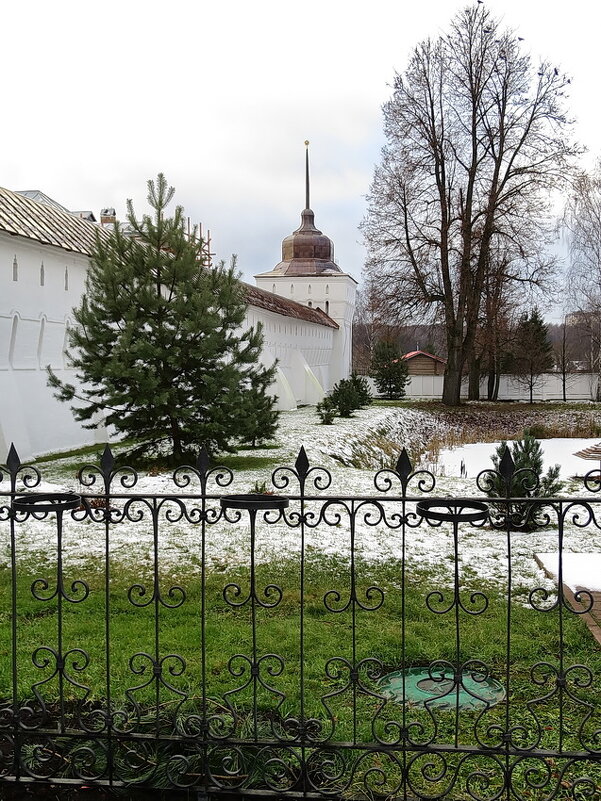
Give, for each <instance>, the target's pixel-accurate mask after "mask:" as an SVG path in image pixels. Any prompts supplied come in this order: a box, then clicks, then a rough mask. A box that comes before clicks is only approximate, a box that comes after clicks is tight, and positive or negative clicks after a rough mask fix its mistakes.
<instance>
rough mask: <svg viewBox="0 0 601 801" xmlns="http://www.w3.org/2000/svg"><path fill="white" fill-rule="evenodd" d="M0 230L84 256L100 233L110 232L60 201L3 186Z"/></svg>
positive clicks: (0, 196)
mask: <svg viewBox="0 0 601 801" xmlns="http://www.w3.org/2000/svg"><path fill="white" fill-rule="evenodd" d="M0 231H5V232H6V233H8V234H12V235H13V236H22V237H24V238H25V239H33V240H35V241H36V242H41V243H42V244H43V245H53V246H54V247H57V248H62V249H63V250H69V251H72V252H74V253H81V254H83V255H84V256H89V255H90V254H91V252H92V249H93V248H94V245H95V244H96V237H97V236H107V232H106V231H104V229H103V228H101V227H100V226H99V225H96V224H95V223H92V222H88V221H87V220H84V219H82V218H81V217H74V216H73V215H72V214H70V213H69V212H68V211H63V210H62V209H60V208H59V207H58V204H56V205H54V204H53V205H51V204H49V203H40V202H38V201H35V200H32V199H31V198H30V197H27V196H25V195H21V194H19V193H18V192H11V191H10V189H4V188H2V187H0Z"/></svg>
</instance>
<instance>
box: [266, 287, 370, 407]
mask: <svg viewBox="0 0 601 801" xmlns="http://www.w3.org/2000/svg"><path fill="white" fill-rule="evenodd" d="M255 280H256V283H257V286H258V287H259V288H260V289H265V290H267V291H268V292H273V293H274V294H277V295H281V296H282V297H284V298H288V299H289V300H294V301H296V302H297V303H302V304H303V306H311V307H313V308H320V309H321V310H322V311H324V312H325V313H326V314H327V315H329V316H330V317H331V318H332V319H333V320H334V321H335V322H336V323H337V324H338V330H333V332H332V333H333V337H332V345H331V347H332V353H331V356H330V358H329V368H328V374H327V376H326V375H324V376H323V381H322V387H323V389H324V391H325V392H329V391H330V390H331V389H332V387H333V386H334V384H335V383H336V382H337V381H340V379H341V378H348V376H349V375H350V373H351V370H352V330H353V329H352V327H353V315H354V312H355V295H356V292H357V282H356V281H355V280H354V278H352V277H351V276H349V275H346V274H345V273H340V274H335V273H332V274H323V275H319V276H304V275H295V276H290V275H281V276H279V275H275V276H274V275H269V276H267V275H265V276H263V275H257V276H255ZM310 402H311V403H312V402H313V401H310Z"/></svg>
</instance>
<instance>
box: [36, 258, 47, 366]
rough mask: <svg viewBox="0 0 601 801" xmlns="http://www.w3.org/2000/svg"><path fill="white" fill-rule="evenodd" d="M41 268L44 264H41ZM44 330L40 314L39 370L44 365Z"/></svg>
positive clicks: (43, 320) (44, 320) (43, 321)
mask: <svg viewBox="0 0 601 801" xmlns="http://www.w3.org/2000/svg"><path fill="white" fill-rule="evenodd" d="M42 267H44V264H43V263H42ZM45 330H46V315H45V314H42V316H41V317H40V333H39V336H38V367H39V369H40V370H43V369H44V367H45V364H44V362H43V359H42V356H43V353H44V332H45Z"/></svg>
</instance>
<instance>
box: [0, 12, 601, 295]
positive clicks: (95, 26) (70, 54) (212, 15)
mask: <svg viewBox="0 0 601 801" xmlns="http://www.w3.org/2000/svg"><path fill="white" fill-rule="evenodd" d="M486 2H487V6H489V7H490V8H491V9H492V11H493V12H494V13H495V15H496V16H500V17H502V18H503V20H504V22H505V24H506V25H507V26H509V27H512V28H515V29H516V30H517V31H518V32H519V35H520V36H523V37H524V40H525V41H524V47H526V48H528V50H529V51H530V52H531V54H532V55H533V56H534V57H535V58H537V59H538V58H540V57H543V58H546V59H549V60H551V61H552V62H553V63H556V64H557V65H558V66H559V67H561V68H562V69H563V70H565V71H566V72H568V73H569V74H570V75H571V76H572V78H573V80H572V86H571V88H572V98H571V101H570V110H571V113H572V114H573V116H574V117H576V118H577V135H578V139H579V140H580V141H581V142H582V143H583V144H584V145H586V146H587V147H588V148H589V151H590V152H589V156H588V159H589V161H591V160H592V159H593V158H596V157H597V156H598V155H600V154H601V142H600V139H599V130H600V126H599V123H600V117H601V112H600V92H599V87H600V79H601V69H600V67H599V31H600V30H601V10H600V8H601V6H600V5H599V3H598V0H571V2H564V3H561V4H560V3H558V2H556V3H553V2H549V0H486ZM464 5H466V3H465V2H461V1H460V0H416V2H406V0H405V2H402V0H397V2H387V1H385V0H370V2H367V3H352V2H351V1H350V0H347V2H342V1H341V0H320V1H319V2H316V0H305V2H289V1H288V0H279V1H278V0H254V1H253V0H248V2H244V1H242V0H230V1H229V2H227V0H221V2H219V0H195V2H192V1H191V0H190V2H184V1H183V0H170V2H156V1H155V0H145V2H141V1H140V0H120V2H116V1H115V0H104V2H96V3H93V4H88V3H83V2H81V0H77V2H74V1H69V0H54V2H48V0H29V2H22V3H20V4H17V3H10V6H9V5H8V4H3V8H2V12H1V17H0V19H1V24H0V37H1V40H0V59H1V64H2V67H1V69H2V117H3V119H2V134H1V140H0V141H2V147H1V149H0V185H2V186H5V187H7V188H9V189H41V190H42V191H44V192H46V193H47V194H48V195H50V196H51V197H53V198H54V199H55V200H57V201H59V202H60V203H62V204H63V205H65V206H67V207H68V208H70V209H72V210H74V209H91V210H93V211H94V212H95V213H96V214H97V213H98V212H99V210H100V208H101V207H104V206H114V207H115V208H116V209H117V213H118V215H119V216H123V215H124V212H125V200H126V199H127V198H133V200H134V202H135V204H136V209H137V210H138V211H139V212H142V211H144V210H145V202H144V199H145V194H146V191H145V182H146V180H147V179H148V178H151V177H153V176H155V175H156V174H157V172H160V171H162V172H164V173H165V174H166V176H167V178H168V180H169V181H170V183H172V184H173V185H174V186H175V187H176V190H177V192H176V199H177V201H178V202H179V203H181V204H182V205H183V206H184V207H185V210H186V213H187V214H189V215H190V216H191V217H192V219H193V221H197V222H198V221H200V222H202V223H203V224H204V226H205V227H208V228H210V229H211V234H212V243H213V250H214V251H215V252H216V253H217V255H218V257H222V258H229V255H230V254H232V253H236V254H238V259H239V262H238V263H239V267H240V269H241V270H242V271H243V273H244V276H245V278H247V280H248V279H249V278H250V277H251V276H252V275H253V274H255V273H258V272H263V271H265V270H268V269H271V268H272V267H273V266H274V265H275V264H276V263H277V262H278V261H279V260H280V245H281V240H282V239H283V237H284V236H286V235H287V234H289V233H291V231H292V230H293V229H295V228H296V227H298V224H299V221H300V211H301V209H302V208H303V206H304V185H303V182H304V147H303V141H304V140H305V139H309V140H310V141H311V172H312V192H311V201H312V202H311V205H312V207H313V209H314V211H315V214H316V223H317V225H318V227H320V228H321V229H322V230H323V231H324V233H326V234H327V235H328V236H330V237H331V238H332V239H333V240H334V244H335V248H336V259H337V261H338V263H339V264H340V266H341V268H342V269H344V270H345V271H348V272H350V273H351V274H352V275H354V276H355V277H356V278H357V279H359V278H360V274H361V267H362V263H363V259H364V251H363V248H362V246H361V244H360V234H359V232H358V230H357V226H358V224H359V222H360V221H361V219H362V217H363V214H364V209H365V200H364V196H365V194H366V193H367V192H368V189H369V184H370V180H371V176H372V171H373V167H374V164H375V163H376V162H377V161H378V158H379V152H380V148H381V146H382V144H383V138H382V130H381V129H382V118H381V105H382V103H383V102H384V101H385V100H386V99H387V98H388V96H389V93H390V84H391V81H392V78H393V75H394V72H395V70H396V71H399V72H401V71H403V69H404V68H405V65H406V63H407V60H408V57H409V54H410V52H411V49H412V48H413V47H414V46H415V45H416V44H417V43H418V42H419V41H421V40H422V39H424V38H425V37H427V36H429V35H431V36H436V35H437V34H438V33H440V32H442V31H443V30H445V28H446V27H447V25H448V22H449V20H450V18H451V17H452V16H453V14H454V12H455V11H457V10H458V9H460V8H462V7H463V6H464Z"/></svg>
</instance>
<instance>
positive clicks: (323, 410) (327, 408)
mask: <svg viewBox="0 0 601 801" xmlns="http://www.w3.org/2000/svg"><path fill="white" fill-rule="evenodd" d="M315 410H316V411H317V414H318V415H319V419H320V420H321V424H322V425H324V426H331V425H332V423H333V422H334V418H335V417H336V415H337V414H338V409H337V407H336V404H335V403H334V402H333V401H332V398H331V397H330V396H327V397H325V398H324V399H323V400H322V401H320V402H319V403H318V404H317V406H316V407H315Z"/></svg>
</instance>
